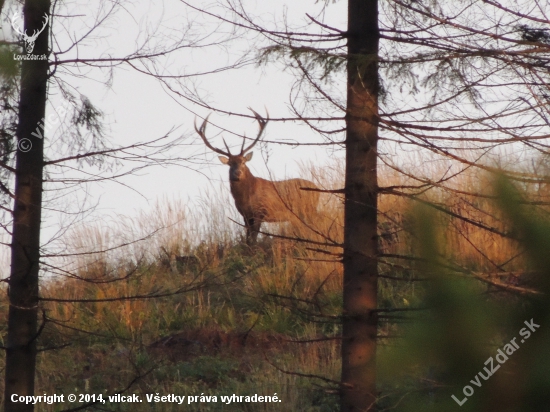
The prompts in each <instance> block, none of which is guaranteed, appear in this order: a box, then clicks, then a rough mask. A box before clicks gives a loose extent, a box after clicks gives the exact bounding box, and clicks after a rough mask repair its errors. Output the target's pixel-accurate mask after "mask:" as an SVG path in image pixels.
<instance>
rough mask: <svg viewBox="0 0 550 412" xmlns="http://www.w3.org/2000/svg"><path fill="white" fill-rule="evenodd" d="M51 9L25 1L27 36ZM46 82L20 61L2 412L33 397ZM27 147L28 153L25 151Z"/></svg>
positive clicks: (41, 67)
mask: <svg viewBox="0 0 550 412" xmlns="http://www.w3.org/2000/svg"><path fill="white" fill-rule="evenodd" d="M49 9H50V1H49V0H26V1H25V5H24V9H23V14H24V22H25V24H24V27H25V29H26V32H27V33H31V34H32V33H33V30H39V29H41V28H42V26H43V23H44V15H48V16H49ZM48 37H49V25H48V26H47V27H46V28H45V29H44V31H43V32H42V33H41V34H40V35H38V38H37V39H36V43H35V46H34V51H33V54H34V55H47V54H48ZM47 80H48V62H47V60H28V61H23V62H22V66H21V95H20V101H19V124H18V126H17V142H18V146H19V149H18V150H17V155H16V176H15V203H14V209H13V234H12V243H11V273H10V279H9V301H10V308H9V315H8V337H7V350H6V372H5V373H6V379H5V385H6V387H5V392H4V399H5V411H6V412H12V411H18V412H19V411H32V410H33V405H31V404H29V405H26V404H25V403H20V402H17V403H15V402H11V396H12V394H17V395H24V396H29V395H34V375H35V366H36V339H37V314H38V269H39V268H38V264H39V258H40V250H39V248H40V220H41V209H42V170H43V162H44V160H43V148H44V142H43V141H42V139H39V138H36V137H34V136H32V135H31V133H32V132H34V131H35V130H36V128H37V127H38V124H39V123H42V119H43V118H44V115H45V111H46V92H47V90H46V89H47ZM24 139H28V140H24ZM30 146H32V147H30ZM29 147H30V150H28V151H26V150H27V149H28V148H29Z"/></svg>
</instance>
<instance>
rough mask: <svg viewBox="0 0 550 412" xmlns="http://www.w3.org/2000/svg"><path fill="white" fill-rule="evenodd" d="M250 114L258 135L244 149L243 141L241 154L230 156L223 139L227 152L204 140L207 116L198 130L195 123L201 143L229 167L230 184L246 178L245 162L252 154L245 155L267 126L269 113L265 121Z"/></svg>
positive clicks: (258, 116) (257, 115) (256, 114)
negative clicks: (257, 129) (258, 126)
mask: <svg viewBox="0 0 550 412" xmlns="http://www.w3.org/2000/svg"><path fill="white" fill-rule="evenodd" d="M250 111H251V112H252V113H254V117H255V118H256V120H257V121H258V124H259V125H260V130H259V132H258V135H257V136H256V138H255V139H254V141H253V142H252V143H251V144H250V145H249V146H248V147H246V148H245V147H244V144H245V140H244V139H243V144H242V146H241V152H240V153H239V154H237V155H233V154H231V151H230V150H229V147H228V146H227V143H226V142H225V139H224V141H223V144H224V145H225V148H226V149H227V151H223V150H221V149H218V148H216V147H214V146H212V145H211V144H210V143H209V142H208V139H207V138H206V135H205V132H206V125H207V124H208V116H207V117H206V119H204V122H202V125H201V127H200V128H197V125H196V123H195V130H196V131H197V133H198V134H199V136H200V137H201V139H202V141H203V142H204V144H205V145H206V147H208V148H209V149H210V150H212V151H214V152H216V153H219V154H221V155H222V156H218V159H220V162H222V163H223V164H226V165H228V166H229V179H230V180H231V181H232V182H238V181H240V180H241V179H242V178H243V177H244V176H246V174H247V172H248V167H247V166H246V162H248V161H249V160H250V159H252V152H250V153H248V154H246V152H248V151H249V150H250V149H252V148H253V147H254V145H255V144H256V143H258V141H259V140H260V137H261V136H262V133H263V131H264V129H265V126H266V125H267V122H268V121H269V113H268V117H267V119H264V118H263V117H262V116H260V115H259V114H258V113H256V112H255V111H254V110H252V109H250Z"/></svg>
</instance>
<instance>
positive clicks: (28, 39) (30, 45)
mask: <svg viewBox="0 0 550 412" xmlns="http://www.w3.org/2000/svg"><path fill="white" fill-rule="evenodd" d="M18 15H19V14H18V13H15V14H14V15H13V17H12V18H11V26H12V27H13V30H15V32H16V33H18V34H20V35H21V36H23V40H24V41H25V50H27V54H30V53H32V51H33V50H34V42H35V41H36V39H37V38H38V35H39V34H40V33H42V32H43V31H44V29H45V28H46V26H47V25H48V21H49V18H48V15H47V14H44V24H43V26H42V28H41V29H40V30H34V31H33V33H32V36H29V35H27V30H25V31H21V30H20V29H19V27H18V26H17V24H16V23H15V21H16V20H17V17H18Z"/></svg>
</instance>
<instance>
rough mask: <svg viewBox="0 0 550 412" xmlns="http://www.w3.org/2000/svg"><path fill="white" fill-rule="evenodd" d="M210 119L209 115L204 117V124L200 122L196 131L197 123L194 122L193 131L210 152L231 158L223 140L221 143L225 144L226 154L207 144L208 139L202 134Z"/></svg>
mask: <svg viewBox="0 0 550 412" xmlns="http://www.w3.org/2000/svg"><path fill="white" fill-rule="evenodd" d="M209 117H210V115H208V116H206V118H205V119H204V122H202V125H201V127H200V128H198V129H197V121H196V120H195V131H196V132H197V133H198V134H199V136H200V137H201V139H202V141H203V142H204V144H205V145H206V147H208V148H209V149H210V150H212V151H214V152H216V153H219V154H221V155H224V156H228V157H230V156H231V152H230V151H229V147H227V143H225V140H224V141H223V143H224V144H225V148H226V149H227V152H224V151H223V150H221V149H218V148H216V147H214V146H212V145H211V144H210V143H209V142H208V139H207V138H206V135H205V134H204V132H205V131H206V125H207V124H208V118H209Z"/></svg>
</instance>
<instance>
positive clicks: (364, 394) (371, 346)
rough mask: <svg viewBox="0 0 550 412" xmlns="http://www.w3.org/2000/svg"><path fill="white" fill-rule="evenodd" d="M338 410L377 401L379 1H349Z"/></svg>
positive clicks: (356, 408)
mask: <svg viewBox="0 0 550 412" xmlns="http://www.w3.org/2000/svg"><path fill="white" fill-rule="evenodd" d="M348 5H349V6H348V66H347V70H348V91H347V113H346V127H347V134H346V182H345V220H344V286H343V287H344V308H343V309H344V310H343V332H342V334H343V340H342V389H341V411H342V412H350V411H353V412H359V411H372V410H374V407H375V405H374V404H375V401H376V334H377V315H376V311H375V310H376V308H377V286H378V285H377V282H378V267H377V254H378V238H377V223H376V222H377V191H378V183H377V143H378V89H379V85H378V39H379V31H378V3H377V0H349V2H348Z"/></svg>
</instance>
